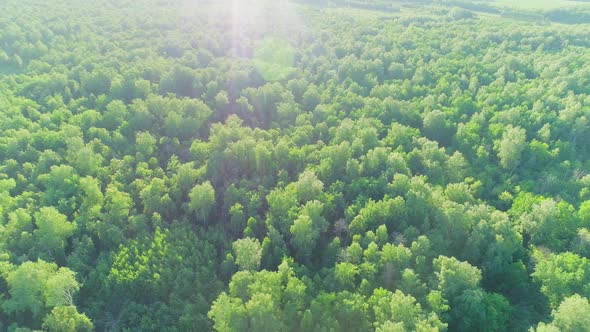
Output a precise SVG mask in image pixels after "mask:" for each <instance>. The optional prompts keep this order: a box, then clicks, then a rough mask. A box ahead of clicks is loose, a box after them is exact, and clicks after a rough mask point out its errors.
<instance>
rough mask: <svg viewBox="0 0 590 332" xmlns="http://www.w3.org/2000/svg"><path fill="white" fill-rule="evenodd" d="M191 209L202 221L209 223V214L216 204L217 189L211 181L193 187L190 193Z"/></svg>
mask: <svg viewBox="0 0 590 332" xmlns="http://www.w3.org/2000/svg"><path fill="white" fill-rule="evenodd" d="M189 198H190V202H189V205H188V207H189V211H190V212H192V213H194V214H195V216H196V217H197V220H198V221H199V222H201V223H205V224H206V223H209V215H210V214H211V211H212V210H213V207H214V205H215V189H214V188H213V186H211V183H210V182H209V181H207V182H205V183H202V184H198V185H196V186H194V187H193V189H192V190H191V191H190V193H189Z"/></svg>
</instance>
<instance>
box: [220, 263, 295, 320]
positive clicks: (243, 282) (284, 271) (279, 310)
mask: <svg viewBox="0 0 590 332" xmlns="http://www.w3.org/2000/svg"><path fill="white" fill-rule="evenodd" d="M305 291H306V286H305V284H304V283H303V282H302V281H301V280H299V279H297V277H295V275H294V271H293V269H292V268H291V267H290V266H289V264H288V263H287V262H283V263H282V264H281V265H280V266H279V269H278V271H277V272H269V271H260V272H250V271H240V272H238V273H236V274H235V275H234V276H233V278H232V280H231V282H230V284H229V293H225V292H224V293H222V294H221V295H220V296H219V297H218V298H217V300H215V302H214V303H213V305H212V307H211V311H209V317H210V318H211V319H212V320H213V322H214V328H215V329H216V330H218V331H278V330H281V329H286V328H287V327H292V326H294V325H293V324H295V323H296V322H297V321H298V320H299V319H300V318H301V317H300V316H301V310H302V308H303V305H304V301H305Z"/></svg>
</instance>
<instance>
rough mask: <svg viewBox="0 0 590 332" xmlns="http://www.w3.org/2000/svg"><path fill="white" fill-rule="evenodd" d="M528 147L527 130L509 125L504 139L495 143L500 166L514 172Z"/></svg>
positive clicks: (503, 135) (503, 136)
mask: <svg viewBox="0 0 590 332" xmlns="http://www.w3.org/2000/svg"><path fill="white" fill-rule="evenodd" d="M525 147H526V133H525V130H524V129H522V128H519V127H513V126H511V125H508V126H507V127H506V131H505V132H504V133H503V134H502V138H501V139H500V140H498V141H496V142H495V146H494V148H495V149H496V152H497V154H498V159H500V165H501V166H502V167H503V168H505V169H508V170H513V169H514V168H515V167H516V166H518V164H519V163H520V161H521V156H522V152H523V151H524V149H525Z"/></svg>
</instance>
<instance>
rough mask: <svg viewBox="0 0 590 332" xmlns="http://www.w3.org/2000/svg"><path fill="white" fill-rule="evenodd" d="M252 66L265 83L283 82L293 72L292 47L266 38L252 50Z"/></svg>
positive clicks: (278, 40) (280, 40)
mask: <svg viewBox="0 0 590 332" xmlns="http://www.w3.org/2000/svg"><path fill="white" fill-rule="evenodd" d="M253 61H254V66H255V67H256V70H257V71H258V73H259V74H260V76H262V78H264V79H265V80H266V81H280V80H284V79H285V78H287V77H288V76H289V74H290V73H291V72H292V71H293V70H295V68H293V64H294V61H295V53H294V50H293V47H292V46H291V45H290V44H289V43H288V42H286V41H284V40H282V39H278V38H267V39H264V40H263V41H262V42H260V44H259V45H257V47H256V49H255V50H254V59H253Z"/></svg>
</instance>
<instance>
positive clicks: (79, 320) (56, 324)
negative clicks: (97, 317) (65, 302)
mask: <svg viewBox="0 0 590 332" xmlns="http://www.w3.org/2000/svg"><path fill="white" fill-rule="evenodd" d="M43 329H45V330H47V331H49V332H91V331H94V325H92V322H91V321H90V319H88V317H86V315H84V314H81V313H78V311H77V310H76V307H74V306H65V307H55V308H53V310H52V311H51V314H49V315H48V316H47V317H46V318H45V319H44V320H43Z"/></svg>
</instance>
